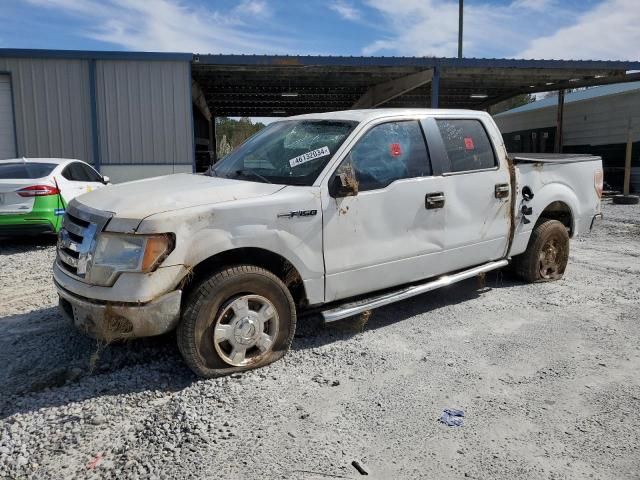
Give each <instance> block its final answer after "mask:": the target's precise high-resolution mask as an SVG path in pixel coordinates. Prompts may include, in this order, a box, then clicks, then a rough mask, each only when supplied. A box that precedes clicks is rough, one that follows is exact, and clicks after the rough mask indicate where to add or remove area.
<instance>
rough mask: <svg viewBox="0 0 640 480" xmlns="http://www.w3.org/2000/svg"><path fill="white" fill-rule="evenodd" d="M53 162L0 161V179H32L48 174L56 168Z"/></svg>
mask: <svg viewBox="0 0 640 480" xmlns="http://www.w3.org/2000/svg"><path fill="white" fill-rule="evenodd" d="M56 166H57V165H56V164H55V163H31V162H11V163H0V179H2V180H9V179H23V180H27V179H32V178H43V177H46V176H48V175H49V174H50V173H51V172H53V169H54V168H56Z"/></svg>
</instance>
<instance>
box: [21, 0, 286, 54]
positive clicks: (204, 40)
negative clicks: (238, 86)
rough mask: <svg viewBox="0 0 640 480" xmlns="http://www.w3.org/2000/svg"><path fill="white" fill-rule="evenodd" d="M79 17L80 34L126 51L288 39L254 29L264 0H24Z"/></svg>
mask: <svg viewBox="0 0 640 480" xmlns="http://www.w3.org/2000/svg"><path fill="white" fill-rule="evenodd" d="M27 1H28V2H29V3H31V4H34V5H37V6H40V7H45V8H50V9H55V10H57V11H58V12H64V13H67V14H71V15H76V16H79V17H82V18H83V19H84V20H85V22H86V23H87V25H88V26H87V27H85V29H84V30H83V31H82V32H79V33H80V34H82V35H83V36H86V37H88V38H93V39H96V40H100V41H103V42H108V43H111V44H113V45H117V46H120V47H122V48H125V49H129V50H144V51H173V52H176V51H184V52H200V53H286V52H287V51H289V49H290V44H291V43H292V42H291V41H290V39H286V38H281V37H276V36H271V35H265V34H261V33H254V32H255V31H259V30H260V28H259V27H258V25H259V24H260V21H261V20H263V19H266V18H267V17H268V15H269V11H268V8H267V4H266V2H265V1H263V0H245V1H243V2H241V3H239V4H238V5H237V6H236V7H234V8H233V9H232V10H230V11H226V12H225V11H219V10H211V9H209V8H204V7H202V8H197V7H193V6H188V5H187V4H185V3H183V2H182V1H180V0H155V1H153V2H150V1H147V0H103V1H100V0H27Z"/></svg>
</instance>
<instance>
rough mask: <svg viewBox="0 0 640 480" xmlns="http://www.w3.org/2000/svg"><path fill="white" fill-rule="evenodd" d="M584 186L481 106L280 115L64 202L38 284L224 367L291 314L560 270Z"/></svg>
mask: <svg viewBox="0 0 640 480" xmlns="http://www.w3.org/2000/svg"><path fill="white" fill-rule="evenodd" d="M601 189H602V166H601V160H600V158H598V157H590V156H571V155H555V156H553V155H551V156H544V155H537V156H535V155H533V156H531V155H529V156H517V155H516V156H511V157H510V156H509V155H508V154H507V152H506V151H505V147H504V144H503V141H502V137H501V135H500V132H499V131H498V128H497V127H496V125H495V123H494V122H493V120H492V118H491V117H490V116H489V115H488V114H486V113H484V112H477V111H461V110H427V109H388V110H385V109H381V110H363V111H347V112H333V113H324V114H317V115H303V116H298V117H291V118H288V119H286V120H283V121H280V122H275V123H274V124H271V125H270V126H268V127H267V128H266V129H264V130H263V131H261V132H259V133H258V134H257V135H256V136H254V137H252V138H251V139H249V140H248V141H247V142H245V143H244V144H243V145H241V146H240V147H238V149H236V150H235V151H234V152H232V153H231V154H229V155H228V156H227V157H225V159H223V160H222V161H221V162H219V163H218V164H217V165H216V166H215V167H214V168H213V170H212V171H211V172H210V175H188V174H179V175H171V176H166V177H158V178H153V179H147V180H141V181H136V182H130V183H126V184H121V185H116V186H113V187H111V188H109V189H104V190H100V191H95V192H92V193H89V194H86V195H83V196H81V197H79V198H77V199H75V200H74V201H72V202H71V203H70V204H69V205H68V208H67V212H66V214H65V217H64V222H63V227H62V231H61V233H60V237H59V244H58V255H57V259H56V262H55V264H54V281H55V284H56V286H57V289H58V292H59V295H60V305H61V309H62V311H63V312H64V313H65V315H66V316H67V317H68V318H70V319H71V321H73V322H74V323H75V325H76V326H77V327H78V328H80V329H82V330H83V331H85V332H86V333H87V334H89V335H92V336H96V337H100V338H103V339H106V340H112V339H121V338H135V337H141V336H150V335H158V334H162V333H164V332H167V331H170V330H173V329H174V328H176V327H177V337H178V345H179V347H180V350H181V352H182V354H183V356H184V357H185V360H186V362H187V363H188V365H189V366H190V367H191V368H192V369H193V370H194V371H195V372H196V373H198V374H199V375H202V376H206V377H211V376H217V375H223V374H227V373H229V372H233V371H237V370H243V369H248V368H253V367H258V366H262V365H266V364H268V363H270V362H272V361H274V360H277V359H278V358H280V357H282V356H283V355H284V353H285V352H286V350H287V349H288V347H289V345H290V342H291V339H292V338H293V333H294V330H295V324H296V320H297V319H298V318H299V317H300V316H301V314H302V313H304V312H307V311H313V312H319V313H320V314H321V315H323V316H324V318H325V320H326V321H333V320H338V319H341V318H345V317H348V316H351V315H355V314H358V313H361V312H364V311H366V310H370V309H372V308H375V307H378V306H381V305H384V304H388V303H392V302H394V301H398V300H401V299H404V298H408V297H411V296H413V295H417V294H419V293H423V292H426V291H429V290H433V289H435V288H438V287H440V286H444V285H448V284H450V283H453V282H456V281H459V280H462V279H465V278H469V277H471V276H475V275H478V274H481V273H484V272H487V271H490V270H494V269H497V268H502V267H505V266H507V265H508V264H509V263H510V262H512V263H513V267H514V269H515V271H516V273H518V274H519V275H520V276H521V277H522V278H523V279H525V280H527V281H549V280H556V279H558V278H561V277H562V275H563V273H564V269H565V266H566V263H567V259H568V252H569V238H570V237H575V236H577V235H581V234H584V233H586V232H588V231H590V229H591V228H592V225H593V223H594V220H595V219H597V218H598V217H599V216H600V194H601Z"/></svg>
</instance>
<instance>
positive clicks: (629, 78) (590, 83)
mask: <svg viewBox="0 0 640 480" xmlns="http://www.w3.org/2000/svg"><path fill="white" fill-rule="evenodd" d="M639 80H640V72H636V73H627V74H621V75H607V76H604V77H594V78H585V79H581V80H576V81H573V82H572V81H565V82H558V83H553V84H551V85H542V86H536V87H533V88H522V89H520V90H514V91H511V92H509V93H507V94H505V95H500V96H498V97H493V98H490V99H488V100H487V101H485V102H484V103H482V104H480V105H478V107H477V108H478V109H479V110H484V109H485V108H488V107H490V106H491V105H495V104H496V103H500V102H502V101H504V100H509V99H510V98H513V97H515V96H516V95H521V94H523V93H542V92H554V91H556V90H569V89H572V88H582V87H597V86H600V85H610V84H612V83H627V82H637V81H639Z"/></svg>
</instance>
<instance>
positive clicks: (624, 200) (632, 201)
mask: <svg viewBox="0 0 640 480" xmlns="http://www.w3.org/2000/svg"><path fill="white" fill-rule="evenodd" d="M638 201H640V197H638V196H637V195H614V196H613V203H615V204H617V205H637V204H638Z"/></svg>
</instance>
